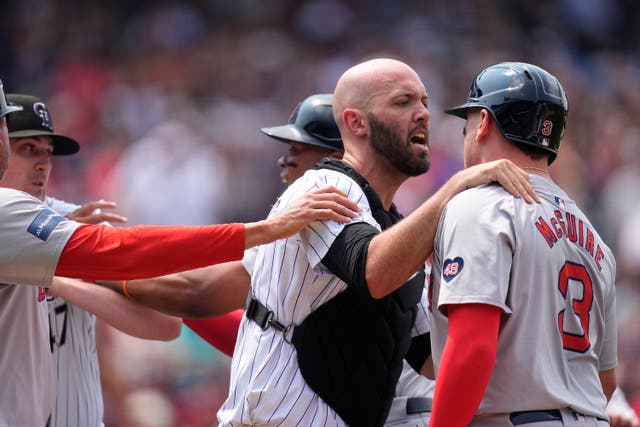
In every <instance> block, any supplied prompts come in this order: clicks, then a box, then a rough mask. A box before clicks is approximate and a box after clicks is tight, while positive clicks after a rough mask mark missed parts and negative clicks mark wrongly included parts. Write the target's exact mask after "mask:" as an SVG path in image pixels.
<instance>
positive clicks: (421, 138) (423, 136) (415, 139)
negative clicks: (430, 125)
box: [409, 130, 427, 145]
mask: <svg viewBox="0 0 640 427" xmlns="http://www.w3.org/2000/svg"><path fill="white" fill-rule="evenodd" d="M409 141H411V143H412V144H418V145H426V144H427V132H426V131H423V130H420V131H418V132H416V133H414V134H413V135H412V136H411V138H410V139H409Z"/></svg>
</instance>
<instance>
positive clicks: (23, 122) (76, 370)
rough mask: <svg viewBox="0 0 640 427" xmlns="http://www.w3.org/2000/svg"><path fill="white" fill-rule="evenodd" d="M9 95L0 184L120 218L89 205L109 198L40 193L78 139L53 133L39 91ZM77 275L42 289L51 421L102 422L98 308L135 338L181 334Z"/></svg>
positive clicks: (74, 209) (175, 323) (74, 212)
mask: <svg viewBox="0 0 640 427" xmlns="http://www.w3.org/2000/svg"><path fill="white" fill-rule="evenodd" d="M7 101H8V102H10V103H12V104H14V105H18V106H21V107H22V108H23V109H22V111H19V112H16V113H13V115H12V117H11V119H10V120H9V122H8V128H9V138H10V143H11V159H10V162H9V167H8V169H7V171H6V173H5V175H4V177H3V179H2V180H0V186H2V187H6V188H14V189H16V190H21V191H24V192H25V193H29V194H31V195H32V196H34V197H36V198H37V199H40V200H44V202H45V204H46V205H47V206H48V207H49V208H51V209H52V210H53V211H55V212H57V213H59V214H61V215H64V216H66V217H72V218H76V221H78V222H83V221H89V222H94V221H97V222H102V221H103V220H109V221H116V222H124V220H125V219H124V218H122V217H120V216H119V215H116V214H113V213H107V212H100V211H95V209H94V207H105V206H111V205H113V204H110V203H109V202H104V201H98V202H92V203H88V204H86V205H84V206H80V205H75V204H71V203H66V202H63V201H61V200H57V199H54V198H52V197H49V196H47V195H46V192H47V185H48V182H49V175H50V173H51V167H52V162H51V155H52V154H53V155H69V154H74V153H76V152H78V150H79V149H80V145H79V144H78V143H77V142H76V141H75V140H73V139H71V138H69V137H66V136H64V135H60V134H56V133H54V131H53V121H52V117H51V114H50V112H49V110H48V108H47V106H46V104H45V103H44V102H42V100H40V99H39V98H36V97H34V96H30V95H22V94H7ZM85 212H86V213H87V214H88V215H85ZM80 220H82V221H80ZM76 282H77V281H75V280H72V279H66V278H55V279H54V286H53V287H52V288H50V289H51V292H49V293H48V296H47V301H48V307H49V328H48V329H49V342H50V344H51V351H52V353H53V367H54V368H53V374H54V384H55V386H56V391H55V402H54V405H53V412H52V414H51V421H50V425H51V426H52V427H55V426H65V427H72V426H78V427H80V426H100V425H101V424H102V419H103V402H102V386H101V383H100V369H99V365H98V354H97V351H96V340H95V324H96V316H95V315H94V314H93V313H96V312H97V313H98V314H100V317H101V318H102V319H104V320H105V321H107V323H109V324H110V325H111V326H113V327H116V328H118V329H120V330H122V331H123V332H127V333H130V334H131V335H134V336H136V337H138V338H145V339H158V340H165V341H168V340H172V339H174V338H176V337H177V336H178V335H179V334H180V324H181V321H180V319H178V318H175V317H172V316H167V315H165V314H162V313H159V312H157V311H155V310H151V309H149V308H148V307H144V306H142V305H140V304H135V303H133V302H131V301H128V300H127V299H126V298H124V297H122V296H120V295H117V294H114V293H113V292H108V291H107V292H105V290H104V289H102V288H100V287H98V286H79V284H78V283H76ZM52 294H55V296H53V295H52ZM87 310H88V311H87Z"/></svg>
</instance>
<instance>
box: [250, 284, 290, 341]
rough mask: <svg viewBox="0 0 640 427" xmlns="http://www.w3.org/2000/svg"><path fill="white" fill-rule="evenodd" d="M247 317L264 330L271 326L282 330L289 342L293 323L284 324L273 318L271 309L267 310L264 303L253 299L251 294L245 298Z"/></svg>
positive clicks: (279, 330)
mask: <svg viewBox="0 0 640 427" xmlns="http://www.w3.org/2000/svg"><path fill="white" fill-rule="evenodd" d="M245 315H246V316H247V319H249V320H253V321H254V322H256V323H257V324H258V326H260V327H261V328H262V330H263V331H266V330H267V329H269V328H273V329H275V330H276V331H278V332H282V334H283V335H284V339H285V341H286V342H288V343H290V342H291V335H292V334H293V327H294V326H295V325H293V324H292V325H289V326H285V325H283V324H282V323H280V322H278V321H277V320H275V319H274V318H273V315H274V314H273V311H271V310H269V309H268V308H267V307H266V306H265V305H264V304H262V303H261V302H260V301H258V300H257V299H255V298H254V297H253V296H252V295H249V297H248V298H247V308H246V310H245Z"/></svg>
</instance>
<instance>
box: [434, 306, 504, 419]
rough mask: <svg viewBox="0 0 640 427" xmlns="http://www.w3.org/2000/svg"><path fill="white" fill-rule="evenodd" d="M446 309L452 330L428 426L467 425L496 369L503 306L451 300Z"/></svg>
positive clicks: (439, 373) (439, 371)
mask: <svg viewBox="0 0 640 427" xmlns="http://www.w3.org/2000/svg"><path fill="white" fill-rule="evenodd" d="M447 309H448V317H449V331H448V335H447V342H446V344H445V346H444V351H443V353H442V359H441V361H440V367H439V369H438V374H437V377H436V389H435V394H434V399H433V409H432V412H431V419H430V422H429V426H430V427H458V426H459V427H466V426H468V425H469V423H470V422H471V419H472V418H473V415H474V414H475V412H476V410H477V409H478V406H479V405H480V401H481V400H482V396H483V395H484V391H485V389H486V387H487V384H488V383H489V378H490V377H491V372H492V371H493V365H494V364H495V361H496V352H497V347H498V329H499V327H500V315H501V313H502V310H501V309H500V308H498V307H495V306H492V305H488V304H450V305H448V306H447Z"/></svg>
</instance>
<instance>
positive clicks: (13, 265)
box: [0, 83, 355, 427]
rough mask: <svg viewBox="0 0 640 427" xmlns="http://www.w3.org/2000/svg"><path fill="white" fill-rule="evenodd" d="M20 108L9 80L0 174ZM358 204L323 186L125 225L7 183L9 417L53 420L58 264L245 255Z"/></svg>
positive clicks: (184, 264) (1, 123)
mask: <svg viewBox="0 0 640 427" xmlns="http://www.w3.org/2000/svg"><path fill="white" fill-rule="evenodd" d="M16 111H20V107H18V106H15V105H10V104H7V101H6V98H5V95H4V91H3V90H2V85H1V83H0V178H2V177H3V176H4V174H5V172H6V170H7V167H8V161H9V154H10V146H9V137H8V132H7V122H6V120H7V117H6V116H7V115H10V114H12V113H15V112H16ZM43 120H45V119H44V118H43ZM336 202H338V203H337V205H336ZM343 204H344V205H343ZM337 206H339V207H337ZM349 207H352V208H355V206H354V204H353V203H351V202H347V201H346V200H345V199H344V197H342V196H341V195H340V194H338V193H335V192H330V191H327V190H326V189H323V190H322V191H321V192H318V193H316V194H314V195H313V196H312V197H308V198H306V199H304V200H303V199H301V200H299V204H298V205H297V207H296V208H295V209H292V210H289V211H287V213H286V214H285V215H283V216H280V217H279V218H277V219H276V220H266V221H261V222H258V223H250V224H225V225H212V226H205V227H174V226H164V227H149V226H146V227H129V228H117V227H105V226H100V225H90V224H84V225H83V224H80V223H77V222H75V221H70V220H68V219H66V218H64V217H63V216H61V215H59V214H57V213H56V212H54V211H52V210H51V209H50V208H48V207H47V206H46V205H44V204H42V202H41V201H40V200H38V199H36V198H34V197H32V196H30V195H28V194H26V193H24V192H22V191H18V190H14V189H8V188H1V189H0V227H2V229H1V232H2V235H3V245H2V250H1V251H0V283H4V285H1V286H0V342H2V343H3V348H4V349H5V351H3V352H2V353H1V355H0V376H1V377H2V378H3V380H4V382H3V387H2V388H1V389H0V426H20V427H21V426H30V427H31V426H37V425H45V424H46V423H47V420H48V418H49V416H50V413H51V409H52V402H53V395H52V381H53V378H52V363H51V352H50V349H49V348H48V345H49V344H48V334H47V333H46V331H48V313H47V312H48V310H47V305H46V302H45V299H46V294H45V289H44V288H47V287H49V286H50V285H51V281H52V279H53V275H54V274H58V275H61V276H69V277H85V278H89V279H93V278H98V277H103V278H106V279H117V278H122V277H124V278H126V279H134V278H142V277H153V276H157V275H162V274H169V273H172V272H176V271H180V270H188V269H193V268H199V267H202V266H205V265H209V264H212V263H216V262H224V261H230V260H234V259H239V258H241V257H242V254H243V253H244V249H245V248H247V247H251V246H254V245H257V244H262V243H265V242H267V241H270V240H272V239H274V238H279V237H282V236H283V235H289V234H290V233H293V232H295V231H297V230H298V229H300V227H302V226H304V225H305V224H307V223H308V222H310V221H314V220H317V219H318V218H326V217H331V218H334V219H336V220H338V221H348V220H350V218H351V216H353V215H354V214H353V213H352V211H351V210H350V209H349ZM332 209H335V211H334V210H332ZM159 260H160V261H161V262H158V261H159ZM23 285H30V286H23ZM9 372H12V373H13V372H15V375H8V374H7V373H9ZM10 379H13V380H11V381H10Z"/></svg>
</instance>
